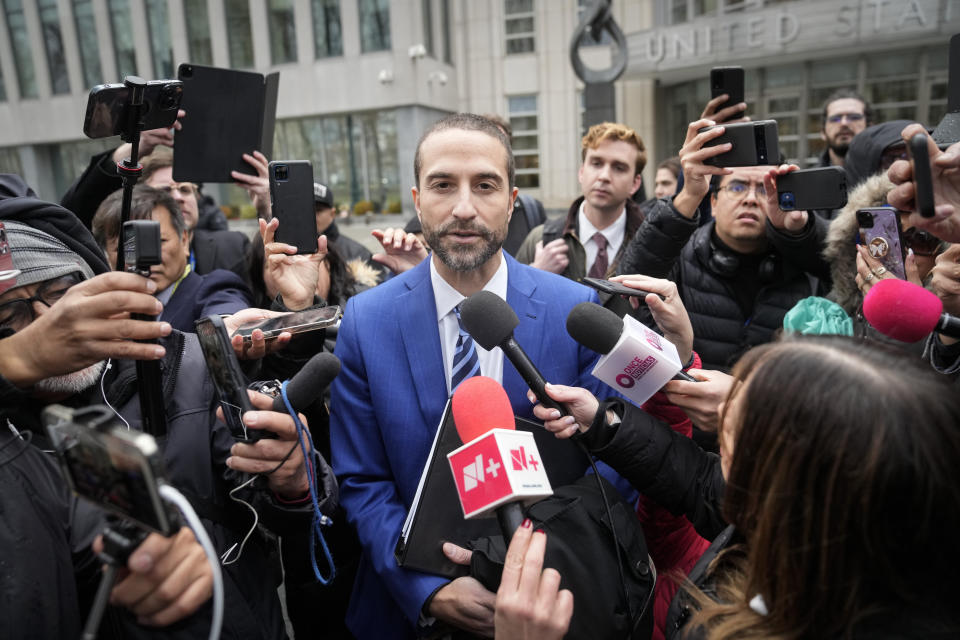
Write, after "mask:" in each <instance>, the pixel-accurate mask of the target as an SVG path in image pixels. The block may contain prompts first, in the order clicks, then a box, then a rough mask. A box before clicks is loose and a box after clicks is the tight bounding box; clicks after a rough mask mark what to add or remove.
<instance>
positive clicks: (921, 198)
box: [907, 133, 935, 218]
mask: <svg viewBox="0 0 960 640" xmlns="http://www.w3.org/2000/svg"><path fill="white" fill-rule="evenodd" d="M907 152H908V153H909V154H910V161H911V162H912V163H913V191H914V195H913V203H914V206H915V207H916V209H917V213H919V214H920V215H921V216H923V217H924V218H932V217H933V214H934V211H935V208H934V203H933V174H932V173H931V171H930V153H929V151H928V150H927V136H926V135H925V134H923V133H918V134H917V135H915V136H913V137H912V138H910V143H909V144H908V145H907Z"/></svg>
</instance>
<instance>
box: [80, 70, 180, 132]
mask: <svg viewBox="0 0 960 640" xmlns="http://www.w3.org/2000/svg"><path fill="white" fill-rule="evenodd" d="M129 99H130V87H128V86H126V85H125V84H122V83H120V84H98V85H97V86H95V87H94V88H93V89H91V90H90V96H89V97H88V98H87V113H86V115H85V116H84V119H83V133H84V135H86V136H87V137H88V138H93V139H97V138H109V137H111V136H118V135H120V134H121V133H123V127H124V125H125V124H126V122H124V114H125V111H124V107H125V106H126V104H127V102H128V100H129ZM182 101H183V83H182V82H180V81H179V80H151V81H150V82H148V83H147V87H146V89H144V91H143V103H144V108H143V109H142V110H141V112H140V130H141V131H149V130H150V129H160V128H164V127H172V126H173V123H174V122H176V120H177V110H178V109H179V108H180V105H181V103H182Z"/></svg>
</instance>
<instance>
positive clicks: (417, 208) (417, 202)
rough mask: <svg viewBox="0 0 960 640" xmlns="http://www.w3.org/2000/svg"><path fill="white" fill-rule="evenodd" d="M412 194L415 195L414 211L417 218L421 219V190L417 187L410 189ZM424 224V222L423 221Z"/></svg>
mask: <svg viewBox="0 0 960 640" xmlns="http://www.w3.org/2000/svg"><path fill="white" fill-rule="evenodd" d="M410 193H411V195H413V209H414V211H416V212H417V218H418V219H419V218H420V190H419V189H417V188H416V187H410ZM421 224H423V221H421Z"/></svg>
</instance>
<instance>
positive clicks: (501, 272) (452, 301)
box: [429, 253, 507, 322]
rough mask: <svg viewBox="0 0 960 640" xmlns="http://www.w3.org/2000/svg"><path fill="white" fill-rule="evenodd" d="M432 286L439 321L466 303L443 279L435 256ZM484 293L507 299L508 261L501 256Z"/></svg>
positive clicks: (432, 267) (431, 260)
mask: <svg viewBox="0 0 960 640" xmlns="http://www.w3.org/2000/svg"><path fill="white" fill-rule="evenodd" d="M429 260H430V284H431V285H433V297H434V299H435V300H436V303H437V321H438V322H439V321H440V320H442V319H443V318H444V317H445V316H446V315H447V314H449V313H450V312H451V311H453V308H454V307H456V306H457V305H458V304H460V303H461V302H463V301H464V299H465V298H464V296H463V294H461V293H460V292H459V291H457V290H456V289H454V288H453V287H452V286H451V285H450V283H449V282H447V281H446V280H444V279H443V276H441V275H440V272H438V271H437V265H436V264H435V263H434V262H433V256H432V255H431V256H430V258H429ZM483 290H484V291H490V292H491V293H495V294H497V295H498V296H500V297H501V298H502V299H504V300H506V299H507V260H506V258H504V257H503V254H502V253H501V254H500V266H499V267H497V270H496V272H494V274H493V276H491V278H490V279H489V280H488V281H487V283H486V284H485V285H483Z"/></svg>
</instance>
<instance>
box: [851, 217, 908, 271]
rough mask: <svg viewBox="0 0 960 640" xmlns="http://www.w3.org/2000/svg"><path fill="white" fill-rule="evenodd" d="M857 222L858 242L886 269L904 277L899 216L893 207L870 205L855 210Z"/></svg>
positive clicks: (903, 254) (903, 256) (904, 255)
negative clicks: (866, 207) (858, 230)
mask: <svg viewBox="0 0 960 640" xmlns="http://www.w3.org/2000/svg"><path fill="white" fill-rule="evenodd" d="M857 224H858V225H859V227H860V244H862V245H863V246H865V247H866V248H867V250H868V251H869V252H870V255H871V256H872V257H873V258H875V259H876V260H879V261H880V262H881V264H883V266H884V267H886V268H887V271H889V272H890V273H892V274H893V275H895V276H896V277H898V278H900V279H901V280H904V279H906V277H907V275H906V271H905V269H904V267H903V261H904V258H905V257H906V253H905V252H904V250H903V241H902V240H901V237H900V235H901V232H902V229H901V227H900V216H899V214H898V212H897V210H896V209H895V208H893V207H871V208H869V209H858V210H857Z"/></svg>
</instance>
